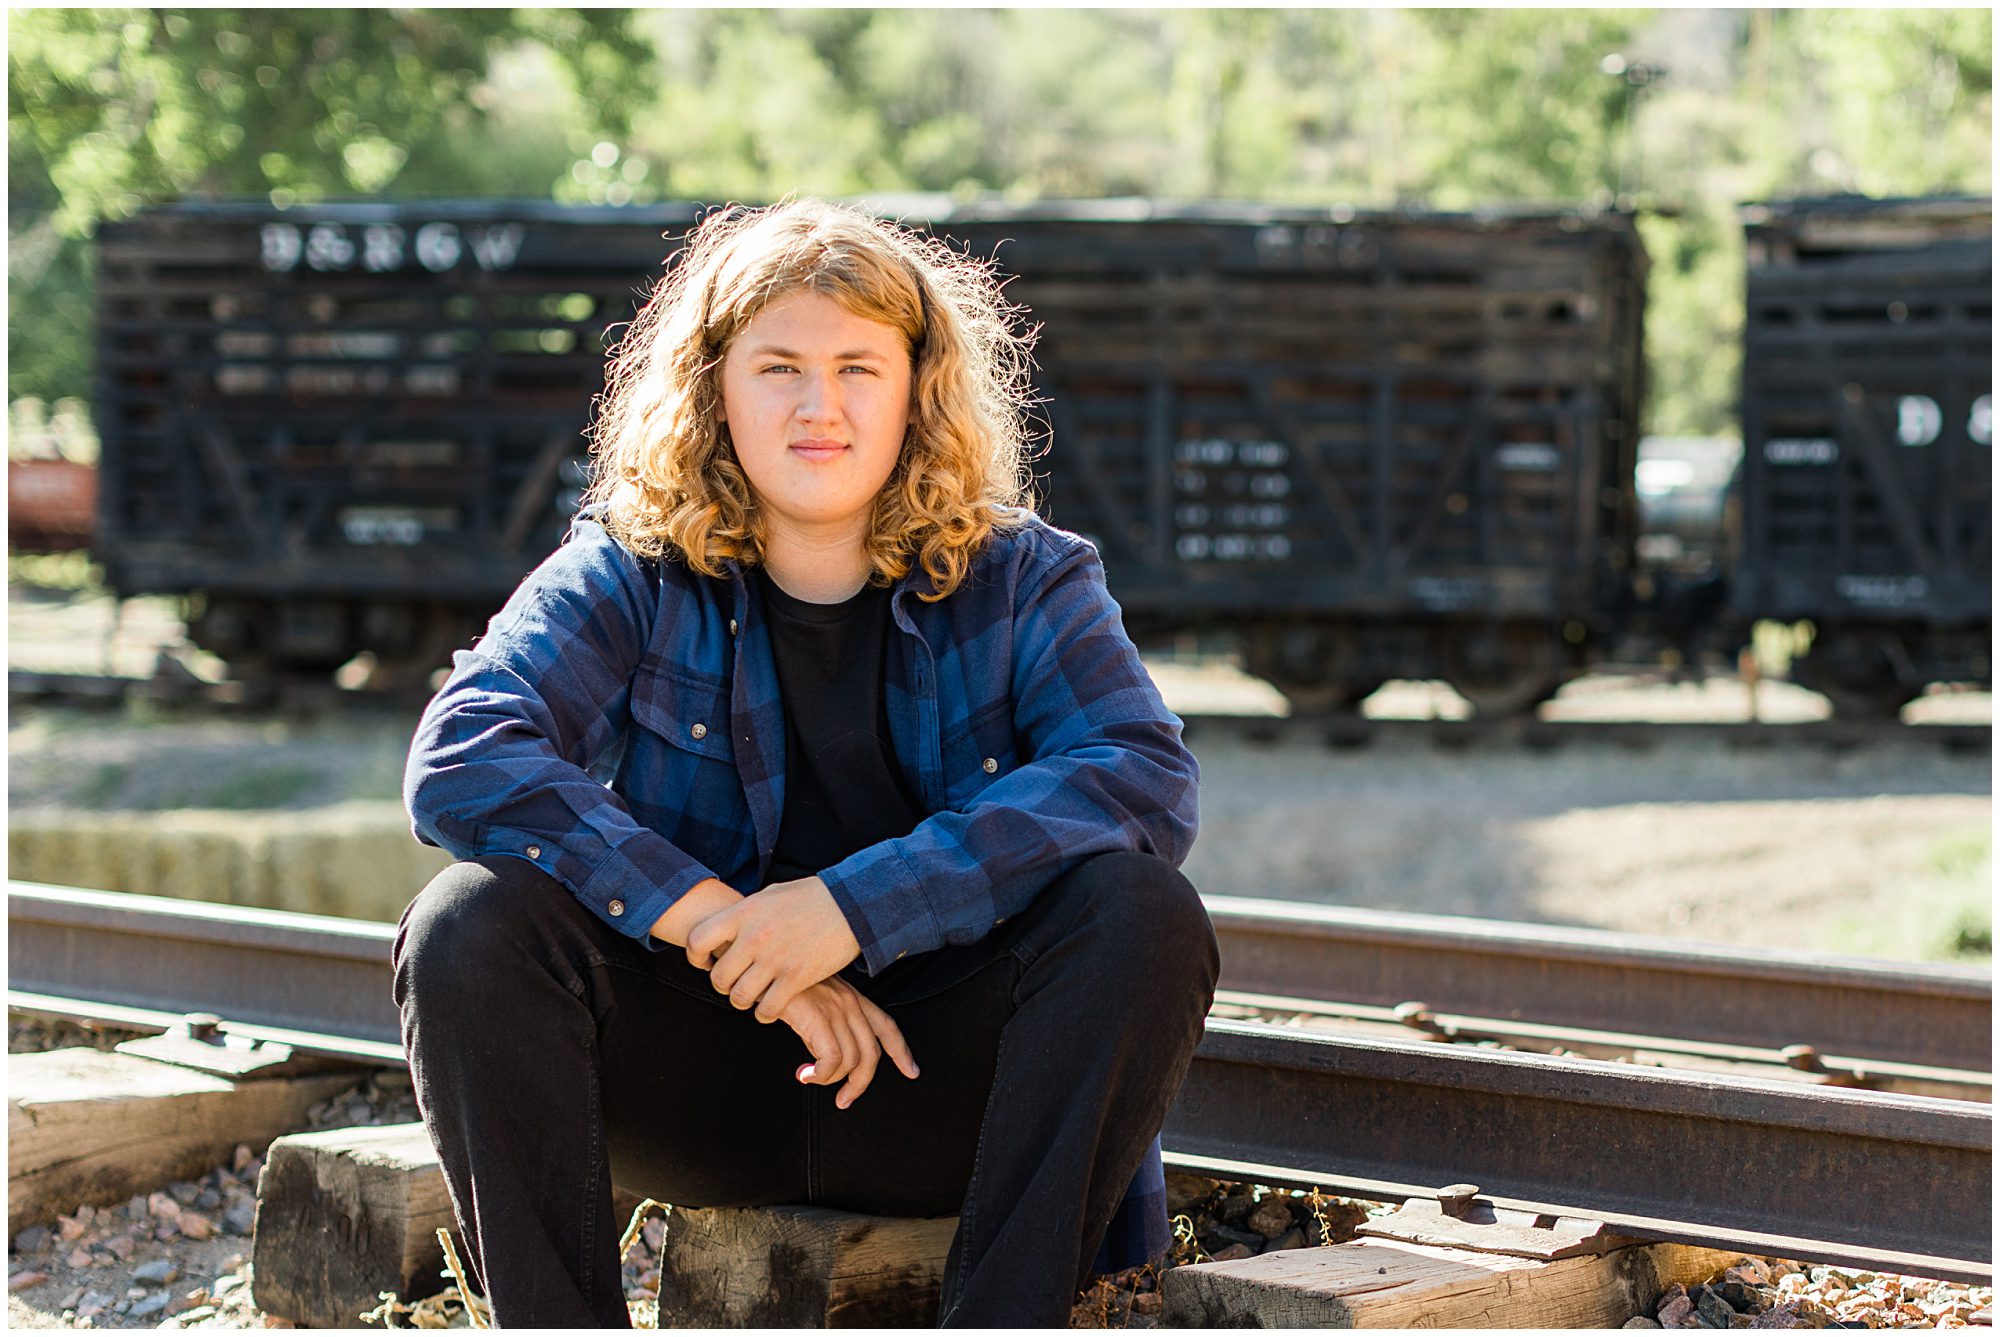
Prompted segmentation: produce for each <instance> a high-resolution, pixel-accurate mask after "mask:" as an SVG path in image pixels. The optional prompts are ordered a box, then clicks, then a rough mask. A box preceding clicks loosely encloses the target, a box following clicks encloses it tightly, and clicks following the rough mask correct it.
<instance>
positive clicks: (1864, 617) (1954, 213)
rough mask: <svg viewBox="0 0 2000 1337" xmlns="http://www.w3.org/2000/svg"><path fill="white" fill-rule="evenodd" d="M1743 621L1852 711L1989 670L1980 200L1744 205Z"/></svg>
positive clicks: (1986, 375)
mask: <svg viewBox="0 0 2000 1337" xmlns="http://www.w3.org/2000/svg"><path fill="white" fill-rule="evenodd" d="M1743 219H1744V232H1745V241H1746V246H1747V251H1748V274H1747V282H1746V312H1745V315H1746V319H1745V325H1744V347H1743V441H1744V451H1743V466H1742V475H1741V480H1740V492H1741V499H1740V505H1741V535H1740V539H1741V549H1740V552H1739V554H1738V557H1737V560H1736V562H1735V564H1734V569H1733V572H1732V598H1733V601H1734V604H1735V607H1736V610H1737V612H1738V613H1739V614H1740V615H1741V616H1743V617H1744V618H1746V619H1749V618H1775V619H1780V620H1785V621H1810V622H1811V623H1813V625H1814V633H1815V634H1814V638H1813V643H1812V647H1811V649H1810V651H1809V652H1808V653H1807V654H1806V655H1805V656H1803V657H1802V658H1800V659H1799V660H1798V661H1796V662H1795V664H1794V666H1793V676H1794V677H1795V678H1796V679H1797V680H1798V681H1799V682H1801V683H1803V684H1804V685H1805V686H1808V687H1811V688H1812V689H1814V690H1815V691H1819V692H1822V693H1824V694H1825V695H1826V696H1827V697H1828V698H1829V699H1831V700H1832V701H1833V703H1834V705H1835V708H1836V709H1837V710H1839V711H1841V712H1843V713H1850V714H1864V715H1866V714H1893V713H1894V712H1895V710H1896V708H1897V707H1898V706H1900V705H1901V703H1902V702H1904V701H1906V700H1908V699H1909V698H1910V697H1911V696H1913V695H1915V694H1916V693H1917V692H1918V691H1919V690H1920V689H1921V688H1922V687H1923V686H1924V684H1926V683H1928V682H1933V681H1940V680H1958V681H1970V682H1977V683H1981V684H1990V683H1991V681H1992V665H1991V637H1992V622H1993V606H1992V569H1993V527H1992V441H1993V426H1992V412H1993V397H1992V389H1993V380H1992V342H1993V305H1992V283H1993V267H1992V202H1991V201H1990V200H1988V199H1949V198H1933V199H1913V200H1869V199H1861V198H1856V197H1847V198H1838V199H1822V200H1795V201H1788V202H1785V203H1776V204H1756V205H1748V206H1745V208H1744V210H1743Z"/></svg>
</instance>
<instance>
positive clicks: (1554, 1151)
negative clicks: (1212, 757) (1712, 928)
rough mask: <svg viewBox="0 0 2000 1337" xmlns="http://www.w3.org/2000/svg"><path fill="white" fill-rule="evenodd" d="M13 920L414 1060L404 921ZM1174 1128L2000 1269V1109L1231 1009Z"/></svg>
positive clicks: (1685, 1227) (116, 993)
mask: <svg viewBox="0 0 2000 1337" xmlns="http://www.w3.org/2000/svg"><path fill="white" fill-rule="evenodd" d="M1224 918H1226V916H1224ZM8 921H9V930H10V931H9V935H8V965H9V988H10V992H9V1004H10V1006H16V1007H23V1008H28V1009H30V1010H37V1011H56V1012H63V1013H66V1014H68V1015H82V1016H87V1015H92V1013H91V1010H90V1009H91V1008H92V1007H94V1006H95V1007H104V1006H108V1007H110V1008H112V1009H115V1010H120V1011H121V1014H122V1015H123V1016H125V1017H127V1018H133V1017H142V1016H144V1015H146V1013H147V1011H148V1010H150V1011H151V1013H152V1014H154V1015H158V1016H163V1017H166V1016H172V1015H177V1014H182V1013H186V1012H193V1011H203V1012H213V1013H216V1014H218V1015H220V1016H222V1017H224V1018H226V1019H227V1022H226V1024H225V1026H224V1029H225V1030H231V1031H238V1032H242V1033H246V1034H251V1035H269V1036H270V1037H271V1038H282V1039H284V1040H285V1041H286V1042H287V1043H289V1044H292V1045H293V1046H294V1047H295V1048H299V1049H305V1050H312V1051H318V1052H326V1053H334V1054H342V1055H346V1056H350V1057H361V1058H368V1059H371V1060H374V1061H393V1060H391V1059H389V1057H388V1056H390V1055H394V1054H399V1053H400V1049H399V1048H398V1047H397V1040H398V1030H397V1020H396V1012H395V1008H394V1006H393V1004H392V1001H391V999H390V991H389V947H390V943H391V940H392V939H393V937H394V930H393V928H391V927H390V926H388V925H385V924H374V923H363V922H359V921H353V920H341V919H332V918H328V917H326V916H319V915H301V914H295V913H289V912H283V911H273V910H247V909H243V908H240V907H231V906H220V905H208V904H201V903H195V902H186V901H174V900H167V899H163V898H158V897H143V896H131V895H122V894H116V893H107V892H89V891H75V890H70V889H67V888H55V887H38V886H33V885H28V884H21V883H11V884H9V890H8ZM1165 1136H1166V1146H1167V1150H1168V1152H1169V1159H1170V1160H1172V1161H1173V1162H1174V1163H1175V1164H1177V1165H1180V1166H1182V1167H1184V1168H1188V1169H1192V1170H1196V1171H1200V1172H1203V1173H1211V1174H1218V1175H1222V1176H1225V1177H1241V1178H1256V1179H1261V1180H1264V1181H1268V1182H1275V1183H1294V1184H1301V1185H1306V1184H1316V1185H1318V1186H1320V1187H1322V1188H1329V1189H1335V1190H1339V1191H1347V1192H1353V1193H1356V1194H1359V1195H1362V1196H1374V1197H1398V1196H1405V1195H1409V1194H1422V1193H1426V1192H1429V1191H1432V1190H1434V1189H1435V1188H1436V1187H1438V1186H1441V1185H1444V1184H1448V1183H1458V1182H1472V1183H1476V1184H1479V1185H1480V1187H1481V1188H1482V1189H1483V1190H1484V1191H1485V1192H1486V1194H1487V1195H1488V1196H1489V1197H1491V1198H1493V1199H1494V1200H1496V1201H1499V1202H1501V1203H1502V1205H1510V1206H1528V1207H1533V1208H1534V1209H1536V1210H1540V1211H1558V1212H1561V1213H1563V1214H1567V1215H1589V1216H1594V1217H1598V1218H1600V1219H1603V1220H1605V1221H1607V1222H1609V1223H1611V1224H1613V1225H1614V1226H1616V1227H1618V1228H1619V1229H1621V1230H1625V1231H1626V1232H1627V1233H1630V1234H1633V1235H1636V1236H1640V1237H1643V1238H1660V1239H1680V1240H1686V1241H1690V1242H1702V1243H1711V1244H1719V1245H1724V1246H1728V1247H1740V1248H1744V1249H1746V1250H1749V1251H1752V1252H1760V1253H1767V1254H1776V1255H1778V1256H1783V1257H1791V1258H1799V1259H1805V1260H1812V1261H1827V1262H1840V1263H1849V1264H1854V1265H1858V1266H1863V1267H1873V1268H1880V1269H1884V1270H1890V1271H1900V1272H1910V1273H1917V1274H1923V1275H1932V1276H1941V1277H1949V1278H1953V1279H1958V1280H1975V1281H1983V1280H1985V1279H1987V1278H1989V1277H1990V1275H1991V1270H1992V1269H1991V1254H1992V1241H1991V1234H1990V1217H1989V1209H1988V1203H1989V1198H1990V1193H1991V1182H1992V1170H1991V1156H1990V1153H1991V1145H1992V1122H1991V1110H1990V1108H1989V1107H1984V1106H1977V1105H1972V1104H1969V1103H1967V1102H1963V1101H1949V1100H1937V1099H1929V1098H1925V1097H1919V1096H1898V1095H1887V1094H1882V1093H1877V1092H1858V1091H1849V1090H1841V1089H1836V1088H1828V1087H1818V1086H1800V1085H1797V1084H1795V1083H1773V1082H1765V1081H1757V1080H1751V1079H1745V1078H1738V1077H1729V1076H1720V1075H1715V1074H1709V1073H1688V1072H1683V1071H1678V1070H1665V1069H1654V1068H1644V1067H1637V1066H1632V1065H1625V1064H1612V1063H1602V1062H1594V1061H1590V1060H1579V1059H1571V1058H1561V1057H1554V1056H1549V1055H1543V1054H1525V1053H1504V1052H1498V1051H1493V1050H1483V1049H1473V1048H1465V1047H1459V1046H1449V1045H1441V1044H1435V1043H1429V1042H1423V1041H1411V1042H1403V1041H1386V1040H1364V1039H1357V1038H1354V1037H1328V1036H1324V1035H1319V1034H1315V1033H1313V1032H1310V1031H1299V1030H1292V1029H1285V1028H1278V1027H1272V1026H1262V1025H1256V1024H1246V1023H1235V1022H1226V1021H1219V1020H1214V1019H1211V1020H1210V1021H1209V1023H1208V1026H1207V1031H1206V1034H1205V1036H1204V1039H1203V1040H1202V1043H1201V1045H1200V1047H1199V1049H1198V1051H1197V1053H1196V1055H1195V1061H1194V1065H1193V1068H1192V1070H1191V1071H1190V1073H1189V1076H1188V1079H1187V1082H1186V1083H1185V1084H1184V1086H1183V1087H1182V1090H1181V1093H1180V1096H1179V1098H1178V1100H1177V1102H1176V1104H1175V1106H1174V1109H1173V1111H1172V1113H1171V1114H1170V1115H1169V1119H1168V1123H1167V1128H1166V1135H1165Z"/></svg>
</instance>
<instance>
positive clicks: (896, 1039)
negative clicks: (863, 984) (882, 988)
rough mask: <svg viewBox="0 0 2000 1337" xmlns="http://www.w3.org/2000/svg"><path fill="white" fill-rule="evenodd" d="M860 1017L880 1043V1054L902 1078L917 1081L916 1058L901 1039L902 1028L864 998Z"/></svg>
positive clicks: (906, 1042) (908, 1043)
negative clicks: (896, 1069)
mask: <svg viewBox="0 0 2000 1337" xmlns="http://www.w3.org/2000/svg"><path fill="white" fill-rule="evenodd" d="M861 1015H862V1016H863V1017H865V1018H867V1021H868V1026H869V1029H870V1030H871V1031H873V1032H874V1034H875V1038H876V1039H877V1040H879V1041H880V1042H881V1045H882V1052H884V1053H886V1054H887V1055H888V1056H889V1058H890V1061H891V1062H893V1063H894V1064H895V1065H896V1067H897V1068H898V1069H899V1070H900V1071H901V1072H902V1074H903V1076H905V1077H907V1078H909V1079H910V1080H911V1081H913V1082H914V1081H915V1080H917V1056H916V1055H915V1054H912V1053H911V1052H910V1042H909V1041H907V1040H905V1039H904V1038H903V1030H902V1027H900V1026H898V1025H897V1024H896V1023H895V1022H894V1021H892V1020H891V1019H890V1017H889V1014H888V1013H887V1012H884V1011H883V1010H882V1009H881V1008H879V1007H877V1006H875V1004H874V1003H872V1002H870V1001H869V1000H868V999H866V998H863V999H862V1000H861Z"/></svg>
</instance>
